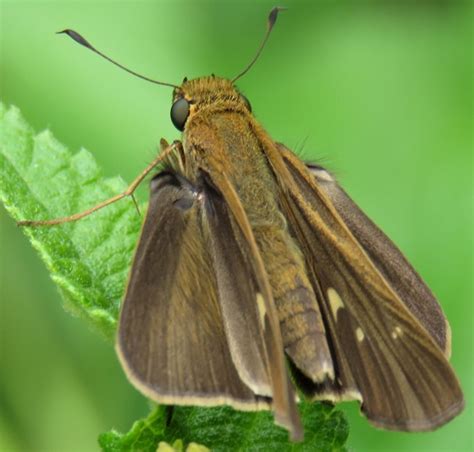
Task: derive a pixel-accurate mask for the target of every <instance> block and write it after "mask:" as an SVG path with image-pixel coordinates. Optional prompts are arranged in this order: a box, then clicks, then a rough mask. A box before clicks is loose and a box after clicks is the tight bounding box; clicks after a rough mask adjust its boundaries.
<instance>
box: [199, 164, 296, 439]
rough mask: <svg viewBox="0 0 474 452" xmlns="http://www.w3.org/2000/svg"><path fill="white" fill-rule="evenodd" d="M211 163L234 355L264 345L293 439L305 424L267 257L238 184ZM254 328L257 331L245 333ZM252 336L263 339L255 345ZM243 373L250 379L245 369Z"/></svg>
mask: <svg viewBox="0 0 474 452" xmlns="http://www.w3.org/2000/svg"><path fill="white" fill-rule="evenodd" d="M207 164H208V168H207V169H208V170H209V171H210V172H208V173H207V175H206V177H207V180H208V189H207V191H205V193H206V196H205V199H206V201H207V209H206V216H207V221H208V224H209V230H210V232H211V237H212V242H211V243H212V249H213V253H214V261H215V270H216V275H217V281H218V287H219V295H220V300H221V306H222V309H223V312H225V315H224V319H225V322H226V326H227V331H228V337H229V341H230V343H231V350H232V351H233V358H234V361H235V362H236V364H237V367H239V363H240V362H245V361H246V360H248V358H246V355H247V354H248V353H249V352H251V351H253V350H258V351H259V354H260V355H261V357H262V362H263V364H264V366H265V367H264V368H265V374H266V375H268V377H269V390H270V391H271V395H272V409H273V411H274V414H275V420H276V422H277V423H278V424H280V425H282V426H284V427H286V428H287V429H288V430H289V431H290V435H291V437H292V439H293V440H301V439H302V438H303V429H302V426H301V420H300V418H299V415H298V411H297V407H296V402H295V394H294V391H293V388H292V386H291V382H290V379H289V376H288V371H287V368H286V362H285V358H284V352H283V342H282V338H281V332H280V326H279V323H278V317H277V314H276V309H275V306H274V301H273V297H272V292H271V288H270V285H269V282H268V277H267V274H266V271H265V267H264V266H263V260H262V258H261V256H260V253H259V250H258V247H257V245H256V241H255V237H254V235H253V232H252V229H251V226H250V223H249V221H248V218H247V215H246V213H245V211H244V209H243V206H242V203H241V202H240V200H239V198H238V195H237V193H236V191H235V189H234V187H233V186H232V184H231V183H230V181H229V179H228V177H227V176H226V174H225V173H223V172H219V171H218V170H217V168H215V167H214V166H213V165H212V162H211V161H208V162H207ZM239 311H241V312H240V313H239ZM244 311H245V312H244ZM246 322H248V323H247V325H245V323H246ZM248 332H250V334H251V336H250V337H245V335H246V334H247V333H248ZM252 341H261V342H260V343H258V342H257V344H253V345H252V344H251V342H252ZM241 375H242V378H243V379H244V380H246V381H247V378H246V377H245V375H243V374H242V373H241ZM252 387H254V386H253V385H252Z"/></svg>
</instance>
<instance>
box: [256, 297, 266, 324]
mask: <svg viewBox="0 0 474 452" xmlns="http://www.w3.org/2000/svg"><path fill="white" fill-rule="evenodd" d="M257 307H258V314H259V316H260V322H261V324H262V327H263V328H265V315H266V314H267V310H266V309H265V300H264V299H263V295H262V294H261V293H258V294H257Z"/></svg>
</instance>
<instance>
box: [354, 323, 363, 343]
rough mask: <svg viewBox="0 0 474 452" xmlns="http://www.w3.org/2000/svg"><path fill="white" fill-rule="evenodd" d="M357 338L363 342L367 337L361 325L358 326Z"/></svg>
mask: <svg viewBox="0 0 474 452" xmlns="http://www.w3.org/2000/svg"><path fill="white" fill-rule="evenodd" d="M356 338H357V341H358V342H362V341H363V340H364V338H365V334H364V332H363V331H362V328H361V327H359V326H358V327H357V328H356Z"/></svg>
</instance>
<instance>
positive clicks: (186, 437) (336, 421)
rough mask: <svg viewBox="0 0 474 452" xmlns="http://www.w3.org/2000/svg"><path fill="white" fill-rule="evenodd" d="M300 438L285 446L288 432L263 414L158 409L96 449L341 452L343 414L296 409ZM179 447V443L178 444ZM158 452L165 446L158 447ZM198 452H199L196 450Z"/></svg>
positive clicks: (319, 407) (104, 438)
mask: <svg viewBox="0 0 474 452" xmlns="http://www.w3.org/2000/svg"><path fill="white" fill-rule="evenodd" d="M299 410H300V413H301V415H302V419H303V424H304V429H305V437H304V441H303V442H302V443H290V442H288V432H287V431H286V430H284V429H283V428H280V427H278V426H276V425H275V424H274V422H273V416H272V414H271V413H269V412H267V411H260V412H252V413H248V412H240V411H235V410H233V409H232V408H230V407H225V406H222V407H215V408H206V409H204V408H196V407H174V408H173V412H172V417H171V421H170V422H169V425H168V426H166V419H167V418H168V415H167V414H168V413H167V410H166V408H164V407H162V406H160V407H157V408H156V409H155V410H153V411H152V413H151V414H150V416H149V417H148V418H146V419H144V420H141V421H138V422H136V423H135V424H134V425H133V427H132V429H131V430H130V431H129V432H128V433H125V434H120V433H118V432H116V431H111V432H109V433H104V434H102V435H101V436H100V438H99V443H100V445H101V447H102V449H103V450H104V451H105V452H125V451H150V452H151V451H155V450H156V448H157V445H158V444H159V443H160V442H167V443H168V446H169V443H173V446H169V448H170V449H169V450H173V448H174V449H175V450H181V449H180V447H178V444H179V443H177V440H176V438H180V439H181V441H182V442H184V443H185V444H188V448H187V449H186V450H189V449H190V450H192V448H193V447H195V446H191V445H192V443H193V442H197V443H199V444H203V445H205V447H208V448H210V449H211V450H213V451H266V450H275V451H289V452H300V451H301V452H303V451H308V452H309V451H314V452H318V451H321V452H326V451H344V450H346V449H345V446H344V444H345V442H346V440H347V437H348V434H349V426H348V424H347V420H346V418H345V416H344V414H343V413H342V412H341V411H339V410H337V409H335V408H334V407H333V406H331V405H329V404H324V403H301V404H300V405H299ZM178 441H179V440H178ZM162 447H163V451H166V450H167V449H166V446H165V444H163V446H162ZM201 447H202V446H201Z"/></svg>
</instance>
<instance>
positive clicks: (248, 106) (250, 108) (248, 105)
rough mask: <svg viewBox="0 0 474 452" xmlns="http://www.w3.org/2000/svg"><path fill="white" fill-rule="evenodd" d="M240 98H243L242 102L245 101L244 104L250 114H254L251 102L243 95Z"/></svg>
mask: <svg viewBox="0 0 474 452" xmlns="http://www.w3.org/2000/svg"><path fill="white" fill-rule="evenodd" d="M240 97H241V98H242V100H243V101H244V104H245V105H246V107H247V110H248V111H249V112H250V113H252V106H251V105H250V102H249V100H248V99H247V98H246V97H245V96H244V95H243V94H241V95H240Z"/></svg>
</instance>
